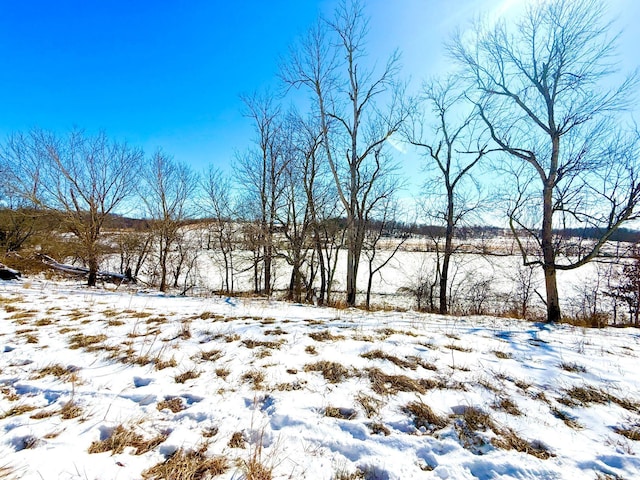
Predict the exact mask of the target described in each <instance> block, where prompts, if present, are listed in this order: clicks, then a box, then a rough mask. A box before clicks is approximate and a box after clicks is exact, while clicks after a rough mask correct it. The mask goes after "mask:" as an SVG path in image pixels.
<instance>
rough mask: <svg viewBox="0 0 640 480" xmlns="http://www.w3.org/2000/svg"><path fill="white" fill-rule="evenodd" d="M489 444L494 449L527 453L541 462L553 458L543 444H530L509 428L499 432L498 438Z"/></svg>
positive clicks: (537, 442) (536, 442) (535, 442)
mask: <svg viewBox="0 0 640 480" xmlns="http://www.w3.org/2000/svg"><path fill="white" fill-rule="evenodd" d="M491 444H492V445H493V446H494V447H496V448H502V449H503V450H515V451H517V452H521V453H527V454H529V455H533V456H534V457H536V458H540V459H542V460H546V459H548V458H551V457H554V456H555V455H554V454H553V453H552V452H550V451H549V448H548V447H547V446H546V445H544V444H543V443H541V442H539V441H533V442H530V441H529V440H525V439H524V438H522V437H520V436H519V435H518V434H517V433H516V432H514V431H513V430H512V429H510V428H507V429H502V430H500V436H499V437H496V438H494V439H493V440H492V441H491Z"/></svg>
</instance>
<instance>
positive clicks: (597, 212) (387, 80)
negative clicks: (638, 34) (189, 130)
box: [0, 0, 640, 322]
mask: <svg viewBox="0 0 640 480" xmlns="http://www.w3.org/2000/svg"><path fill="white" fill-rule="evenodd" d="M605 6H606V5H605V3H604V2H603V1H601V0H552V1H549V2H531V3H530V4H529V5H528V7H527V9H526V11H525V13H524V14H523V15H522V16H521V17H520V18H519V19H517V20H516V21H510V22H509V23H507V22H506V21H504V20H497V21H489V22H485V23H481V22H478V23H477V24H476V25H475V27H474V28H473V29H472V30H468V31H465V32H460V33H459V34H457V35H454V36H453V37H452V38H451V39H450V41H449V42H448V44H447V48H448V52H449V55H450V58H451V59H452V71H451V72H448V73H446V74H445V75H443V76H441V77H440V78H436V79H431V80H429V81H425V82H424V84H423V87H422V89H421V91H420V92H419V93H417V94H409V93H408V92H407V84H406V82H404V81H403V80H402V78H401V66H400V55H399V53H398V52H394V53H392V54H391V55H390V56H389V57H388V58H384V59H380V58H377V57H376V56H375V55H372V53H375V52H371V51H370V50H369V49H368V46H367V36H368V33H369V24H368V19H367V17H366V14H365V9H364V6H363V4H362V3H361V2H359V1H358V0H344V1H341V2H340V3H339V5H338V7H337V8H336V10H335V12H334V14H333V15H332V16H330V17H327V18H320V19H319V20H318V21H317V22H316V23H315V24H314V25H313V26H312V27H311V28H310V29H309V30H308V31H307V33H306V34H304V35H302V36H301V37H300V38H299V39H298V41H296V42H295V43H294V44H293V45H292V46H291V48H290V51H289V53H288V55H287V56H286V57H285V58H284V59H283V61H282V62H281V68H280V71H279V74H278V78H279V81H280V83H281V85H282V87H283V88H282V89H279V90H278V92H280V91H281V90H282V91H284V92H285V93H277V94H276V93H274V92H271V91H261V92H255V93H252V94H249V95H245V96H243V98H242V100H243V104H244V113H245V115H246V117H247V118H248V119H249V120H250V121H251V122H252V125H253V129H254V134H253V138H252V139H251V141H250V143H249V146H248V147H247V148H246V149H245V150H243V151H241V152H240V153H239V154H237V156H236V158H235V159H234V165H233V173H232V174H230V175H226V174H223V173H222V172H221V171H220V170H217V169H216V168H215V167H210V168H209V170H208V171H207V172H204V173H198V172H195V171H193V169H192V168H191V167H190V166H189V165H188V164H187V163H185V162H184V161H180V160H176V159H174V158H173V157H172V156H171V155H169V154H167V153H165V152H163V151H162V150H158V151H156V152H154V153H153V154H152V155H151V156H148V155H145V154H144V153H143V152H142V151H141V150H140V149H139V148H137V147H135V146H131V145H128V144H126V143H120V142H117V141H114V140H113V139H110V138H108V137H107V135H106V134H104V133H99V134H97V135H87V134H86V133H85V132H83V131H81V130H73V131H71V132H69V133H68V134H66V135H61V134H57V133H53V132H48V131H45V130H41V129H37V128H36V129H32V130H31V131H28V132H17V133H14V134H13V135H11V136H10V137H9V138H7V139H6V141H4V142H3V144H2V146H1V148H0V176H1V178H2V179H3V182H2V185H1V186H0V195H1V198H2V202H3V203H2V205H3V206H4V208H3V209H2V211H0V224H1V227H0V242H1V243H2V248H3V249H4V250H7V251H9V250H20V249H21V248H22V247H23V246H24V245H25V242H27V240H28V239H29V237H30V236H31V235H32V234H33V232H34V231H35V230H37V228H42V226H43V225H45V224H47V222H49V224H50V225H51V227H50V228H51V229H52V230H56V231H59V232H67V233H69V234H70V235H71V236H72V238H73V243H74V251H75V252H76V254H77V256H78V257H79V258H78V259H79V260H80V261H82V263H84V264H85V265H86V266H87V267H88V269H89V278H88V283H89V285H95V283H96V275H97V272H98V270H99V267H100V260H101V258H102V257H103V255H105V253H108V252H113V249H114V248H115V249H116V250H117V251H118V252H119V255H120V260H121V261H120V265H121V269H131V271H132V272H133V273H134V274H136V275H140V274H141V273H142V271H143V269H144V268H148V269H149V271H148V272H147V275H146V276H147V278H149V279H151V281H152V282H153V283H154V284H157V286H158V287H159V288H160V290H162V291H165V290H167V289H168V288H172V287H173V288H182V289H183V291H185V292H186V291H188V289H189V288H190V286H192V285H193V284H195V282H196V278H197V276H198V268H199V265H200V264H201V263H202V258H201V257H202V255H204V254H206V255H208V257H207V258H208V260H209V261H212V262H215V263H216V265H218V266H220V268H221V271H222V272H223V273H222V275H221V279H220V282H221V283H220V290H223V291H225V292H229V293H231V292H234V291H235V290H236V276H237V275H238V274H239V273H248V272H250V273H251V276H252V280H253V281H252V287H253V291H254V292H256V293H260V294H264V295H271V294H272V292H273V289H274V283H275V278H276V276H277V270H278V269H279V268H281V265H287V269H288V272H289V274H288V275H289V282H288V283H289V286H288V290H287V297H288V298H290V299H291V300H294V301H316V302H318V303H319V304H327V303H331V302H333V301H335V300H336V292H335V286H336V277H335V276H336V272H337V271H338V262H339V261H340V262H342V261H344V262H345V263H346V275H345V278H344V279H343V282H342V283H343V286H344V303H345V304H346V305H348V306H353V305H356V304H357V295H358V293H359V292H358V287H357V285H358V279H359V278H361V277H362V275H363V274H364V275H366V277H367V280H368V281H367V282H366V283H367V288H366V292H364V293H365V294H366V295H365V298H366V300H365V304H366V306H369V304H370V302H371V293H372V288H373V287H372V285H373V282H372V279H373V277H374V276H375V275H376V274H379V273H380V271H381V269H382V268H383V267H384V266H386V265H387V264H388V263H389V262H390V261H391V259H392V258H393V257H394V256H395V255H396V253H397V252H398V250H399V249H400V248H401V247H402V245H403V243H404V242H405V241H406V239H407V238H409V237H410V235H412V234H420V235H424V236H426V237H428V238H429V239H430V240H429V241H430V242H432V247H433V250H434V251H435V252H436V263H435V267H434V268H433V271H431V272H430V273H428V274H427V275H426V278H425V279H424V282H425V285H426V286H428V289H429V291H430V292H431V294H432V295H435V296H437V299H438V301H437V305H435V304H434V305H433V306H432V308H434V309H436V310H437V311H439V312H440V313H448V312H449V310H450V307H451V299H450V298H449V294H450V293H451V292H452V279H451V273H450V270H451V265H452V262H454V259H455V256H456V255H457V253H458V243H459V242H460V241H462V240H464V239H465V238H467V237H470V236H473V235H478V233H479V232H480V233H481V234H482V235H492V234H497V233H498V232H500V233H502V231H500V229H496V230H495V231H494V230H492V229H491V228H487V227H473V224H474V223H478V219H481V218H487V216H489V217H491V216H494V217H495V216H497V215H498V214H499V212H501V213H500V215H501V218H500V219H499V220H498V221H497V222H496V223H505V225H507V226H508V229H509V231H510V235H511V236H512V237H513V238H514V239H515V242H516V245H517V248H518V250H519V252H520V254H521V255H522V259H523V265H524V267H526V268H530V269H533V268H538V269H540V270H541V271H542V272H543V273H544V280H545V294H544V296H541V298H542V299H543V300H544V303H545V306H546V318H547V320H548V321H551V322H553V321H558V320H560V319H561V309H560V299H559V295H558V287H557V278H556V274H557V271H562V270H570V269H574V268H578V267H581V266H583V265H585V264H587V263H588V262H590V261H591V260H593V259H594V258H596V257H597V256H598V255H599V254H600V251H601V249H602V247H603V246H604V245H605V244H606V243H607V242H609V241H612V240H625V241H637V234H636V233H635V232H633V231H631V230H628V229H621V226H623V225H625V224H627V223H628V222H630V221H632V220H635V219H637V216H638V212H637V210H638V209H637V206H638V201H639V200H640V179H639V178H638V172H640V168H638V167H639V166H640V165H639V161H640V158H639V143H640V134H639V133H638V131H637V129H634V128H633V127H629V126H628V123H629V122H627V121H626V120H627V117H625V112H627V111H628V110H629V109H631V108H632V107H634V106H636V105H637V103H636V102H637V99H636V98H634V96H633V94H634V91H635V90H636V89H637V87H638V83H637V76H635V75H633V74H632V75H629V76H627V77H624V78H621V79H618V77H617V76H616V71H615V68H614V63H613V60H612V58H613V56H614V54H615V49H616V42H617V36H616V32H615V31H613V27H612V24H611V23H608V22H607V20H606V18H607V12H606V9H605ZM616 80H618V81H617V83H616ZM295 91H299V92H302V93H304V94H305V95H306V99H305V100H304V101H298V100H299V96H296V95H294V94H293V93H294V92H295ZM400 144H401V145H402V146H403V147H402V148H409V149H413V151H414V152H417V153H418V154H419V155H422V156H423V158H424V160H423V165H424V167H425V172H426V173H425V174H424V178H425V179H424V186H423V189H422V193H421V197H420V199H419V201H418V202H417V203H418V204H419V206H420V208H418V209H417V213H416V214H415V215H414V216H411V215H408V208H407V206H406V204H402V203H401V202H400V193H401V191H402V187H403V180H402V172H401V170H400V168H399V165H398V163H397V162H396V161H395V160H394V146H398V145H400ZM487 177H490V178H491V179H492V181H493V183H494V185H497V188H496V189H494V191H489V190H488V189H487V186H486V181H485V180H482V179H483V178H484V179H486V178H487ZM127 212H129V215H130V216H136V217H138V218H141V219H144V220H143V221H141V222H140V221H133V220H131V221H129V220H125V219H124V218H125V217H124V216H123V215H127ZM196 220H197V221H198V222H199V223H198V225H199V227H200V228H199V231H201V232H206V234H205V237H204V238H202V237H198V236H197V235H196V233H195V231H196V230H197V229H194V228H191V225H192V224H193V222H195V221H196ZM38 226H39V227H38ZM114 227H118V228H120V229H122V231H121V232H120V234H119V235H117V236H116V237H115V238H116V240H113V238H111V237H110V239H109V240H108V241H106V240H105V238H104V232H105V229H109V228H114ZM576 236H579V237H581V238H583V239H584V238H588V239H591V240H592V241H591V242H588V243H580V244H579V245H576V242H575V241H574V240H572V239H574V238H575V237H576ZM196 237H198V238H196ZM69 238H71V237H68V239H69ZM387 238H394V239H395V243H394V244H393V246H391V247H390V246H389V245H385V246H384V248H381V247H382V244H383V239H387ZM114 242H115V243H116V244H117V245H114ZM107 246H108V247H109V248H107ZM203 252H204V253H203ZM342 252H344V256H345V258H344V259H343V260H339V256H340V255H341V253H342ZM149 265H151V267H149ZM145 266H146V267H145ZM363 270H365V271H364V272H363ZM421 288H422V287H421Z"/></svg>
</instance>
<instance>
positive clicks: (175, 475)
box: [142, 445, 229, 480]
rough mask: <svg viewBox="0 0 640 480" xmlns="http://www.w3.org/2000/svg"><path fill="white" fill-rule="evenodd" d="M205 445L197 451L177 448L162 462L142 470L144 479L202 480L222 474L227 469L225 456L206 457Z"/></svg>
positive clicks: (227, 464)
mask: <svg viewBox="0 0 640 480" xmlns="http://www.w3.org/2000/svg"><path fill="white" fill-rule="evenodd" d="M207 448H208V447H207V446H206V445H205V446H203V447H201V448H200V449H199V450H197V451H186V450H184V449H183V448H180V449H178V450H177V451H176V452H175V453H174V454H173V455H171V456H170V457H169V458H167V459H166V460H165V461H164V462H162V463H158V464H157V465H155V466H153V467H151V468H149V469H148V470H145V471H144V472H142V478H143V479H144V480H166V479H171V480H204V479H207V478H211V477H215V476H216V475H222V474H223V473H225V472H226V471H227V470H228V469H229V461H228V460H227V459H226V458H225V457H208V456H207V455H206V451H207Z"/></svg>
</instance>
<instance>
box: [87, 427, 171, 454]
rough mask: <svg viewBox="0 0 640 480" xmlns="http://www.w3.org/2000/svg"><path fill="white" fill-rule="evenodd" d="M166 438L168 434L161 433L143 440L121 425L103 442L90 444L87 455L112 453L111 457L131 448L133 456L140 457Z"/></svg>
mask: <svg viewBox="0 0 640 480" xmlns="http://www.w3.org/2000/svg"><path fill="white" fill-rule="evenodd" d="M167 437H168V434H166V433H163V434H160V435H157V436H155V437H153V438H151V439H149V440H145V439H144V437H143V436H142V435H140V434H139V433H136V432H134V431H133V429H131V428H129V429H127V428H125V427H123V426H122V425H118V426H117V427H116V428H114V429H113V431H112V432H111V434H110V435H109V436H108V437H107V438H105V439H104V440H96V441H95V442H92V443H91V446H90V447H89V453H102V452H112V455H116V454H118V453H122V452H123V451H124V449H125V448H127V447H132V448H134V449H135V452H134V454H135V455H142V454H143V453H147V452H149V451H151V450H153V449H154V448H156V447H157V446H158V445H160V444H161V443H162V442H164V441H165V440H166V439H167Z"/></svg>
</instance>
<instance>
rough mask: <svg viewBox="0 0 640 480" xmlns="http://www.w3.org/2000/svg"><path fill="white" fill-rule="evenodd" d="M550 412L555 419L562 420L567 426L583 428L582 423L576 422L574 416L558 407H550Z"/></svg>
mask: <svg viewBox="0 0 640 480" xmlns="http://www.w3.org/2000/svg"><path fill="white" fill-rule="evenodd" d="M551 414H552V415H553V416H554V417H556V418H557V419H560V420H562V421H563V422H564V424H565V425H566V426H567V427H569V428H573V429H574V430H582V429H583V428H584V425H582V424H581V423H580V422H578V421H577V420H576V417H574V416H573V415H571V414H569V413H567V412H565V411H564V410H560V409H558V408H552V409H551Z"/></svg>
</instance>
